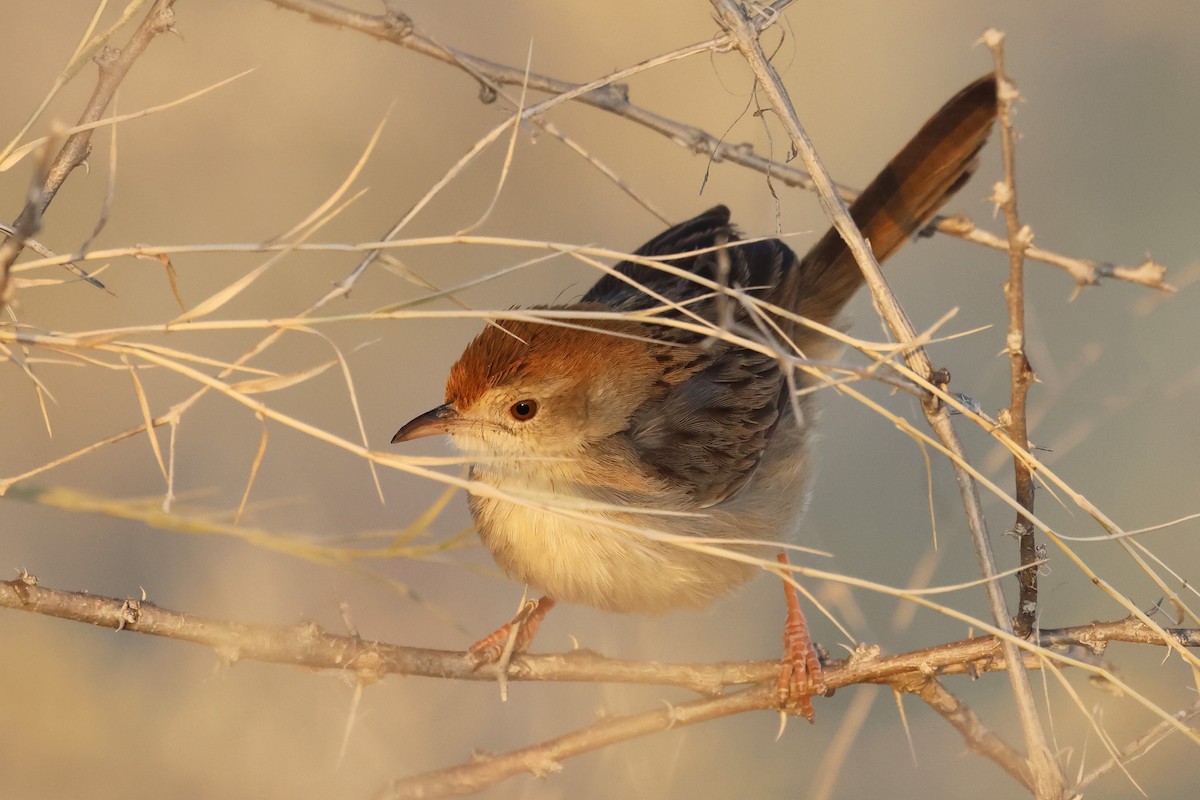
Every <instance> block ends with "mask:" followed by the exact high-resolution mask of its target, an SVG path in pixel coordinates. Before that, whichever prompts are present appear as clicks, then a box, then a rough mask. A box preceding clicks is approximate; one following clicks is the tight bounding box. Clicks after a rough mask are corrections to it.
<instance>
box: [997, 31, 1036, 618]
mask: <svg viewBox="0 0 1200 800" xmlns="http://www.w3.org/2000/svg"><path fill="white" fill-rule="evenodd" d="M983 41H984V42H985V43H986V44H987V46H988V48H989V49H991V51H992V60H993V62H994V64H995V72H996V82H997V84H998V86H999V93H998V96H997V98H996V102H997V105H998V106H999V114H998V115H997V117H998V121H999V124H1000V150H1001V155H1002V158H1003V160H1004V180H1003V182H1001V183H997V184H996V187H995V190H994V192H993V195H992V198H993V200H994V201H995V202H996V204H997V205H998V206H1000V208H1001V209H1003V211H1004V220H1005V224H1006V226H1007V229H1008V264H1009V269H1008V282H1007V283H1006V284H1005V285H1004V300H1005V303H1006V304H1007V305H1008V345H1007V347H1008V361H1009V387H1010V400H1009V405H1008V408H1007V409H1005V410H1004V411H1003V412H1001V415H1000V416H1001V421H1002V422H1004V423H1005V424H1006V426H1007V428H1008V436H1009V438H1010V439H1012V440H1013V442H1015V443H1016V445H1017V446H1018V447H1019V448H1021V450H1022V451H1025V452H1027V451H1028V450H1029V445H1028V442H1029V424H1028V415H1027V413H1026V400H1027V399H1028V397H1029V387H1030V386H1031V385H1032V384H1033V383H1034V381H1035V380H1037V378H1036V377H1035V376H1034V373H1033V367H1032V366H1030V364H1029V358H1028V357H1027V356H1026V354H1025V251H1026V249H1027V248H1028V247H1029V245H1030V243H1031V241H1032V239H1033V234H1032V232H1031V231H1030V230H1029V228H1027V227H1026V228H1022V227H1021V220H1020V217H1019V216H1018V215H1017V181H1016V171H1017V156H1016V141H1015V140H1016V137H1015V136H1014V135H1013V125H1012V104H1013V101H1014V100H1016V94H1017V89H1016V87H1015V86H1014V85H1013V83H1012V80H1011V79H1010V78H1009V77H1008V74H1007V73H1006V72H1005V69H1004V34H1003V33H1001V32H1000V31H997V30H989V31H988V32H987V33H985V34H984V35H983ZM1013 477H1014V481H1015V483H1016V487H1015V492H1014V497H1015V498H1016V501H1017V502H1018V503H1020V504H1021V507H1022V508H1024V509H1025V510H1026V511H1029V512H1032V511H1033V504H1034V486H1033V470H1032V469H1031V468H1030V466H1029V464H1028V462H1027V461H1026V460H1025V459H1024V458H1022V457H1020V456H1018V455H1017V454H1015V453H1014V454H1013ZM1013 530H1014V533H1015V534H1016V537H1017V543H1018V545H1019V547H1020V550H1021V566H1023V567H1024V569H1023V570H1021V571H1020V572H1019V573H1018V574H1017V585H1018V587H1019V590H1020V596H1019V597H1018V599H1017V614H1016V617H1015V618H1014V620H1013V628H1014V630H1015V631H1016V633H1017V635H1018V636H1028V635H1029V633H1030V632H1031V631H1032V630H1033V628H1034V626H1035V625H1036V624H1037V600H1038V567H1036V566H1034V562H1036V561H1038V558H1039V555H1038V544H1037V537H1036V536H1035V535H1034V528H1033V523H1032V522H1030V521H1029V517H1027V516H1026V515H1025V514H1017V520H1016V522H1015V523H1014V524H1013Z"/></svg>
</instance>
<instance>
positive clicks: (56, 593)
mask: <svg viewBox="0 0 1200 800" xmlns="http://www.w3.org/2000/svg"><path fill="white" fill-rule="evenodd" d="M0 607H2V608H10V609H15V610H21V611H29V612H32V613H36V614H44V615H46V616H52V617H57V618H60V619H68V620H74V621H76V622H81V623H86V624H91V625H99V626H102V627H106V628H112V629H114V630H119V631H126V632H131V633H141V634H146V635H150V636H161V637H164V638H168V639H176V640H180V641H188V642H193V643H196V644H200V645H203V646H206V647H211V648H213V650H214V651H215V652H216V653H217V654H218V656H219V657H220V658H221V659H222V660H223V661H224V662H226V663H229V664H232V663H235V662H237V661H239V660H246V659H249V660H254V661H265V662H270V663H277V664H293V665H297V666H304V667H308V668H311V669H334V670H343V671H346V672H349V673H351V674H353V675H354V676H355V678H356V679H357V680H359V681H362V682H364V683H370V682H373V681H375V680H379V679H381V678H383V677H385V676H386V675H391V674H395V675H412V676H423V677H428V678H450V679H455V680H472V681H495V680H496V679H497V677H498V675H497V671H496V667H495V665H486V666H483V667H480V668H476V667H475V665H474V663H473V662H472V661H471V660H469V659H468V658H467V655H466V654H465V653H461V652H454V651H445V650H430V649H425V648H419V647H406V646H401V645H394V644H388V643H386V642H377V641H370V640H365V639H362V638H359V637H358V636H342V635H337V634H331V633H328V632H326V631H324V630H322V629H321V628H320V627H319V626H317V625H315V624H300V625H251V624H246V623H241V622H232V621H228V620H218V619H212V618H206V617H200V616H197V615H193V614H186V613H182V612H178V611H171V610H169V609H165V608H160V607H158V606H156V605H154V604H152V603H150V602H149V601H147V600H145V599H141V600H131V599H125V600H122V599H119V598H113V597H102V596H98V595H93V594H88V593H85V592H67V591H61V590H57V589H50V588H45V587H42V586H39V585H38V582H37V579H36V578H35V577H34V576H32V575H29V574H27V573H23V574H21V575H20V576H19V577H17V578H16V579H15V580H12V581H0ZM1167 633H1168V635H1170V636H1171V637H1172V638H1173V639H1174V640H1175V641H1176V642H1177V643H1178V644H1180V645H1182V646H1185V647H1200V629H1195V628H1180V629H1169V630H1168V631H1167ZM1110 642H1132V643H1138V644H1146V645H1162V644H1163V641H1162V637H1161V636H1160V635H1159V634H1158V633H1157V632H1156V631H1154V630H1153V629H1151V628H1150V627H1148V626H1146V625H1145V624H1143V623H1142V622H1140V621H1139V620H1137V619H1133V618H1127V619H1123V620H1117V621H1113V622H1096V623H1092V624H1090V625H1081V626H1076V627H1070V628H1060V629H1055V630H1043V631H1040V633H1039V635H1038V643H1039V644H1040V645H1041V646H1043V647H1047V648H1053V649H1057V650H1063V649H1064V648H1071V649H1074V650H1075V651H1076V653H1077V654H1078V653H1100V652H1103V650H1104V649H1105V647H1107V645H1108V644H1109V643H1110ZM1077 658H1081V660H1082V657H1080V656H1078V655H1077ZM1042 663H1043V660H1042V659H1039V658H1037V657H1036V656H1034V655H1032V654H1029V655H1027V656H1026V657H1025V665H1026V666H1027V667H1030V668H1036V667H1038V666H1040V665H1041V664H1042ZM779 666H780V665H779V662H778V661H757V662H724V663H715V664H662V663H657V662H644V661H625V660H620V659H611V658H605V657H603V656H600V655H598V654H596V653H594V652H591V651H587V650H576V651H573V652H570V653H565V654H551V655H529V654H526V655H520V656H517V657H516V658H515V659H514V660H513V662H512V665H511V667H510V670H509V675H508V679H509V680H514V681H579V682H613V683H639V684H646V685H657V686H674V687H678V688H682V689H687V690H690V691H693V692H696V693H698V694H700V695H702V699H699V700H693V701H691V702H685V703H680V704H677V705H673V706H670V707H669V708H667V709H664V710H660V711H653V712H646V713H642V714H634V715H631V716H627V717H616V718H609V719H607V720H605V721H603V722H600V723H597V724H596V725H593V726H589V727H587V728H584V729H582V730H579V731H575V732H573V733H569V734H566V735H564V736H562V737H559V738H557V739H554V740H552V741H549V742H543V743H541V744H538V745H534V746H532V747H528V748H524V749H522V750H518V751H515V752H514V753H509V754H506V755H503V756H493V757H489V758H486V759H482V760H472V762H470V763H468V764H464V765H461V766H459V767H454V768H450V769H446V770H438V771H436V772H432V773H427V774H425V775H421V776H415V777H412V778H408V779H405V780H403V781H397V782H395V783H394V784H392V785H390V786H389V787H388V788H387V789H386V790H385V791H384V792H382V793H381V795H380V796H381V797H409V796H425V797H433V796H447V795H448V794H461V793H464V792H469V791H476V790H478V789H480V788H482V787H483V786H485V785H490V784H491V783H494V782H496V781H498V780H501V779H503V778H505V777H508V776H510V775H513V774H516V773H519V772H535V773H536V772H539V771H545V768H547V767H549V768H551V769H552V768H553V767H552V766H551V765H553V764H556V763H557V762H558V761H560V760H561V759H563V758H567V757H570V756H572V755H578V754H580V753H583V752H589V751H591V750H595V749H597V748H599V747H603V746H606V745H608V744H612V743H613V742H615V741H624V740H627V739H630V738H635V737H638V736H645V735H648V734H651V733H656V732H659V731H665V730H667V729H670V728H673V727H681V726H684V725H690V724H694V723H697V722H703V721H705V720H709V719H714V718H717V717H722V716H728V715H731V714H739V713H744V712H747V711H757V710H772V709H774V707H775V702H776V699H775V696H774V685H775V680H776V677H777V675H778V670H779ZM1006 666H1007V665H1006V663H1005V660H1004V653H1003V650H1002V648H1001V647H1000V644H999V643H998V642H997V640H996V639H995V638H994V637H991V636H979V637H975V638H972V639H965V640H962V641H958V642H949V643H946V644H939V645H936V646H934V647H930V648H926V649H922V650H916V651H913V652H910V653H903V654H899V655H895V656H884V655H880V653H879V651H878V649H877V648H869V647H865V646H860V647H859V648H858V649H857V650H856V651H855V652H854V653H853V654H852V655H851V657H850V658H848V659H845V660H841V661H832V660H831V661H829V662H828V663H827V664H826V665H825V680H826V682H827V683H828V685H829V687H830V688H831V689H839V688H844V687H848V686H852V685H855V684H882V685H887V686H891V687H892V688H893V689H895V690H897V691H902V692H907V693H912V694H915V695H917V696H918V697H920V698H921V699H923V700H924V701H925V702H927V703H929V704H930V705H931V706H932V707H934V708H935V709H937V710H938V712H939V713H941V714H942V715H943V716H945V717H946V718H947V719H948V720H950V721H951V723H952V724H953V725H954V726H955V727H956V728H958V729H959V730H960V731H962V732H963V733H964V736H965V737H966V739H967V741H968V743H969V745H970V746H971V747H972V748H973V749H976V750H978V751H979V752H981V753H983V754H985V755H988V756H989V757H993V758H997V760H998V763H1000V764H1001V766H1002V767H1004V768H1005V769H1006V770H1008V771H1009V772H1011V773H1013V774H1014V777H1017V779H1018V780H1021V782H1022V783H1026V784H1027V780H1026V778H1025V777H1023V776H1025V775H1026V770H1027V767H1025V766H1024V761H1023V759H1018V758H1015V757H1013V756H1012V752H1013V751H1011V748H1009V747H1008V746H1007V745H1005V744H1004V743H1003V742H1002V741H1000V740H999V739H998V738H996V737H995V735H994V734H992V733H990V732H989V731H987V729H986V728H985V727H984V726H983V725H982V723H980V722H979V720H978V719H977V718H975V717H974V715H973V714H972V713H971V712H970V710H969V709H967V708H966V707H965V706H963V704H962V703H961V702H960V701H958V700H957V699H955V698H954V697H953V696H952V695H951V694H950V693H949V692H948V691H946V689H945V688H944V687H942V686H941V685H940V684H937V682H936V681H935V680H934V679H935V678H942V677H947V676H952V675H971V676H976V675H979V674H981V673H984V672H990V671H997V670H1003V669H1006ZM737 686H749V687H750V688H745V689H740V690H736V691H727V690H729V689H730V688H731V687H737ZM418 791H424V792H426V793H425V794H424V795H418V794H417V792H418Z"/></svg>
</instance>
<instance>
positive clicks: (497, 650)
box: [467, 597, 554, 667]
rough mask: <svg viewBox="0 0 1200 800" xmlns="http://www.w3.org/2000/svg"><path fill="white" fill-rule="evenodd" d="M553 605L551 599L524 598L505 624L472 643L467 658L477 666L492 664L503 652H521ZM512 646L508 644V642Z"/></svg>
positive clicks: (527, 646) (531, 642) (525, 648)
mask: <svg viewBox="0 0 1200 800" xmlns="http://www.w3.org/2000/svg"><path fill="white" fill-rule="evenodd" d="M552 608H554V600H553V599H552V598H549V597H542V598H539V599H537V600H527V601H525V604H524V605H522V606H521V610H520V611H518V612H517V615H516V616H515V617H513V618H512V620H511V621H509V622H506V623H504V624H503V625H501V626H500V627H499V628H497V629H496V630H494V631H492V632H491V633H489V634H488V635H487V636H485V637H483V638H482V639H480V640H479V641H478V642H476V643H475V644H473V645H471V647H470V649H468V650H467V657H468V658H469V659H471V662H472V663H473V664H474V665H475V666H476V667H481V666H483V665H484V664H495V663H497V662H499V661H501V660H504V659H505V653H506V652H507V653H508V654H509V655H511V654H513V653H523V652H525V651H526V650H528V649H529V645H531V644H533V637H534V636H536V635H537V631H538V627H539V626H540V625H541V624H542V620H543V619H544V618H545V617H546V614H548V613H549V612H550V609H552ZM510 640H511V641H512V646H511V647H509V641H510Z"/></svg>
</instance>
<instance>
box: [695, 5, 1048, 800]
mask: <svg viewBox="0 0 1200 800" xmlns="http://www.w3.org/2000/svg"><path fill="white" fill-rule="evenodd" d="M712 3H713V6H714V7H715V8H716V10H717V14H718V16H719V18H720V20H721V23H722V25H723V26H724V27H725V29H726V30H728V31H730V33H731V34H733V36H734V42H735V45H736V46H737V48H738V50H739V51H741V53H742V56H743V57H744V58H745V59H746V61H747V63H748V64H749V65H750V68H751V70H753V72H754V74H755V75H756V76H757V78H758V82H759V85H760V86H761V87H762V90H763V92H764V93H765V94H766V96H767V98H768V100H769V101H770V103H771V106H772V107H773V108H774V109H775V112H776V114H777V115H778V117H779V119H780V121H781V123H782V124H783V126H784V129H785V130H786V131H787V132H788V135H789V136H790V137H791V140H792V145H793V147H794V148H795V149H796V151H797V152H798V153H799V154H800V157H801V158H802V159H803V160H804V164H805V166H806V167H807V168H808V171H809V174H811V175H812V176H813V179H814V181H816V183H817V189H818V197H819V198H820V200H821V205H822V207H823V208H824V209H825V212H826V214H828V215H829V217H830V219H831V221H832V222H833V225H834V227H836V228H837V229H838V232H839V233H841V235H842V238H843V239H844V240H845V241H846V244H847V246H848V247H849V249H850V250H851V252H853V253H854V256H855V259H856V260H857V261H858V263H859V266H860V267H862V270H863V275H864V277H865V278H866V283H867V286H868V288H869V289H870V290H871V296H872V298H873V299H874V301H875V305H876V308H877V309H878V310H879V314H880V316H881V317H882V318H883V319H884V321H885V322H886V323H887V325H888V327H889V328H891V330H892V335H893V336H895V337H896V339H897V341H900V342H909V341H912V340H913V339H914V338H915V337H916V331H915V330H914V328H913V325H912V323H911V322H910V321H909V319H908V316H907V315H906V314H905V313H904V311H903V309H902V308H901V307H900V305H899V303H898V302H897V301H896V299H895V296H894V295H893V294H892V293H891V290H890V289H889V288H888V286H887V283H886V282H885V280H884V278H883V273H882V271H881V270H880V268H879V264H878V262H877V261H876V260H875V256H874V254H873V253H872V252H871V248H870V247H869V246H868V245H867V243H866V241H865V240H864V239H863V236H862V233H861V232H859V230H858V228H857V227H856V226H855V225H854V222H853V220H852V219H851V218H850V213H849V211H848V210H847V208H846V205H845V203H844V202H843V201H842V200H841V198H840V197H839V196H838V195H837V193H836V192H835V191H834V186H833V181H832V179H830V177H829V174H828V172H827V171H826V170H825V168H824V165H823V164H821V163H820V161H819V159H818V158H817V155H816V152H815V150H814V148H813V146H812V142H811V140H810V139H809V138H808V134H807V133H806V132H805V130H804V128H803V126H802V125H801V124H800V119H799V117H798V115H797V114H796V110H795V108H794V107H793V106H792V103H791V99H790V97H789V96H788V94H787V90H786V89H784V87H783V82H782V80H781V79H780V78H779V74H778V73H777V72H776V71H775V68H774V66H773V65H772V64H771V63H770V61H769V60H768V59H767V56H766V54H765V53H764V52H763V50H762V47H761V46H760V44H759V41H758V37H757V32H756V31H754V29H752V28H751V27H749V26H748V25H747V21H746V16H745V13H744V12H743V10H742V8H741V6H739V5H738V4H737V3H736V2H734V0H712ZM905 358H906V360H907V361H908V364H909V367H910V368H911V369H912V370H913V372H915V373H916V374H918V375H922V376H929V375H930V374H931V372H932V366H931V364H930V363H929V359H928V357H927V356H926V355H925V352H924V350H923V349H921V348H913V349H911V350H909V351H906V353H905ZM923 406H924V410H925V416H926V419H927V420H928V421H929V424H930V426H931V427H932V428H933V429H934V430H935V431H936V432H937V434H938V436H939V437H940V438H941V440H942V442H943V444H945V446H946V447H947V448H948V449H950V450H952V451H953V452H954V453H955V454H956V455H958V456H959V457H960V458H958V459H955V461H954V465H953V466H954V470H955V475H956V476H957V480H958V484H959V490H960V494H961V496H962V500H963V504H964V508H965V509H966V512H967V520H968V524H969V528H970V531H971V537H972V540H973V541H974V543H975V550H976V555H977V556H978V557H979V562H980V568H981V571H982V573H983V575H984V577H985V578H989V579H991V578H994V577H995V575H996V574H997V572H998V570H997V569H996V564H995V557H994V555H993V554H992V549H991V543H990V540H989V539H988V534H987V524H986V522H985V520H984V517H983V512H982V507H981V505H980V500H979V489H978V486H977V485H976V483H975V481H974V480H973V479H972V478H971V476H970V475H969V474H968V472H967V471H966V470H965V469H963V467H962V464H963V463H964V462H965V453H964V452H963V450H962V443H961V442H960V441H959V439H958V435H957V433H956V432H955V431H954V428H953V426H952V425H951V424H950V418H949V415H948V413H947V412H946V409H945V408H944V407H943V406H942V405H941V403H939V402H937V400H936V398H934V397H933V396H932V395H931V396H930V398H929V400H928V401H927V402H925V403H923ZM985 588H986V590H987V596H988V602H989V605H990V607H991V611H992V616H993V619H994V620H995V623H996V627H997V628H999V629H1000V630H1002V631H1005V632H1011V630H1012V621H1011V619H1010V618H1009V616H1008V610H1007V607H1006V604H1005V601H1004V593H1003V590H1002V588H1001V586H1000V584H999V583H998V582H997V581H995V580H989V581H988V583H987V584H986V587H985ZM1003 646H1004V649H1005V655H1006V658H1007V659H1008V661H1009V662H1010V663H1014V664H1015V663H1017V662H1018V661H1020V660H1021V657H1020V655H1019V653H1018V650H1017V647H1016V645H1015V644H1013V643H1012V642H1010V641H1005V642H1004V645H1003ZM1008 675H1009V681H1010V683H1011V684H1012V690H1013V695H1014V698H1015V700H1016V706H1017V716H1018V718H1019V719H1020V721H1021V729H1022V731H1023V732H1024V734H1025V744H1026V748H1027V749H1028V751H1029V758H1030V761H1031V766H1032V770H1033V775H1034V779H1035V780H1034V783H1035V785H1036V787H1037V789H1036V792H1035V794H1036V796H1037V797H1038V800H1051V798H1059V797H1061V796H1062V789H1063V779H1062V776H1061V774H1060V773H1059V770H1058V766H1057V764H1056V763H1055V762H1054V759H1053V757H1052V755H1051V753H1050V748H1049V746H1048V744H1047V743H1046V737H1045V734H1044V732H1043V731H1042V727H1041V721H1040V720H1039V718H1038V714H1037V708H1036V706H1035V704H1034V700H1033V692H1032V690H1031V688H1030V686H1029V677H1028V675H1027V674H1026V672H1025V670H1024V669H1023V668H1016V669H1011V670H1009V671H1008Z"/></svg>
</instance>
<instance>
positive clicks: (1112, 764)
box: [1071, 700, 1200, 797]
mask: <svg viewBox="0 0 1200 800" xmlns="http://www.w3.org/2000/svg"><path fill="white" fill-rule="evenodd" d="M1197 715H1200V700H1197V701H1196V702H1195V703H1192V705H1190V706H1189V707H1187V708H1184V709H1180V710H1179V711H1176V712H1175V713H1174V714H1173V715H1172V717H1174V719H1175V720H1177V721H1178V722H1187V721H1189V720H1191V719H1193V718H1195V717H1196V716H1197ZM1177 732H1178V731H1177V728H1176V727H1175V726H1174V725H1172V724H1171V723H1170V722H1168V721H1167V720H1163V721H1162V722H1159V723H1158V724H1157V725H1155V726H1154V727H1153V728H1151V729H1150V730H1148V731H1146V732H1145V733H1143V734H1142V735H1141V736H1138V737H1137V738H1136V739H1133V740H1132V741H1131V742H1129V744H1127V745H1125V746H1124V747H1122V748H1121V752H1120V754H1119V757H1118V758H1110V759H1109V760H1107V761H1105V762H1104V763H1103V764H1101V765H1100V766H1098V767H1096V768H1095V769H1093V770H1092V771H1091V772H1089V773H1088V774H1087V775H1084V776H1083V777H1082V778H1080V779H1079V782H1078V783H1076V784H1075V785H1074V786H1072V787H1071V794H1072V796H1075V797H1081V796H1082V795H1083V790H1084V789H1086V788H1087V787H1088V786H1090V785H1092V784H1093V783H1095V782H1096V780H1098V779H1099V778H1101V777H1103V776H1104V775H1107V774H1108V773H1109V772H1112V771H1113V770H1114V769H1116V768H1117V767H1119V766H1122V765H1124V764H1128V763H1129V762H1131V761H1134V760H1136V759H1138V758H1141V757H1142V756H1144V755H1146V753H1148V752H1150V751H1151V750H1152V749H1153V748H1154V747H1155V746H1156V745H1157V744H1158V743H1159V742H1161V741H1162V740H1163V739H1166V738H1167V737H1168V736H1170V735H1171V734H1172V733H1177Z"/></svg>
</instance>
